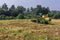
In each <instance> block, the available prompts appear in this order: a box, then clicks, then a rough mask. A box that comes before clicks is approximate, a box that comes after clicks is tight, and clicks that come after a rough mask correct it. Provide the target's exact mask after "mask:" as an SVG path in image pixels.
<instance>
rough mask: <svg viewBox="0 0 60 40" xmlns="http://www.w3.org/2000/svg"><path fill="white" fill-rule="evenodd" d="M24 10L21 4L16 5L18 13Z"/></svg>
mask: <svg viewBox="0 0 60 40" xmlns="http://www.w3.org/2000/svg"><path fill="white" fill-rule="evenodd" d="M25 10H26V9H25V8H24V7H23V6H18V7H17V11H18V13H24V11H25Z"/></svg>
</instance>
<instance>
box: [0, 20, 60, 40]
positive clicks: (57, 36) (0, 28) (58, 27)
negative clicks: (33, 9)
mask: <svg viewBox="0 0 60 40" xmlns="http://www.w3.org/2000/svg"><path fill="white" fill-rule="evenodd" d="M51 23H52V24H39V23H35V22H31V19H16V20H0V40H46V38H47V39H48V38H49V39H50V40H60V19H58V20H57V19H52V21H51Z"/></svg>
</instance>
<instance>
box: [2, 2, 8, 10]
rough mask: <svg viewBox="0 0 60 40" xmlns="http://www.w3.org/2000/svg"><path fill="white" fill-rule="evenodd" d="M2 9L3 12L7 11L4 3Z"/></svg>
mask: <svg viewBox="0 0 60 40" xmlns="http://www.w3.org/2000/svg"><path fill="white" fill-rule="evenodd" d="M2 9H3V10H4V11H7V10H8V7H7V5H6V3H4V4H3V5H2Z"/></svg>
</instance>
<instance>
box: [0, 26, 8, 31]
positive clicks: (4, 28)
mask: <svg viewBox="0 0 60 40" xmlns="http://www.w3.org/2000/svg"><path fill="white" fill-rule="evenodd" d="M0 30H4V31H5V30H8V28H6V27H3V28H0Z"/></svg>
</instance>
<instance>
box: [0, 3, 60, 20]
mask: <svg viewBox="0 0 60 40" xmlns="http://www.w3.org/2000/svg"><path fill="white" fill-rule="evenodd" d="M44 13H48V14H49V17H52V18H56V19H57V18H60V11H50V9H49V7H42V6H41V5H37V6H36V7H35V8H33V7H31V8H25V7H23V6H17V7H15V5H12V6H11V7H10V8H8V6H7V4H6V3H4V4H3V5H2V7H0V20H6V19H32V18H37V17H40V16H41V15H43V14H44Z"/></svg>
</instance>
